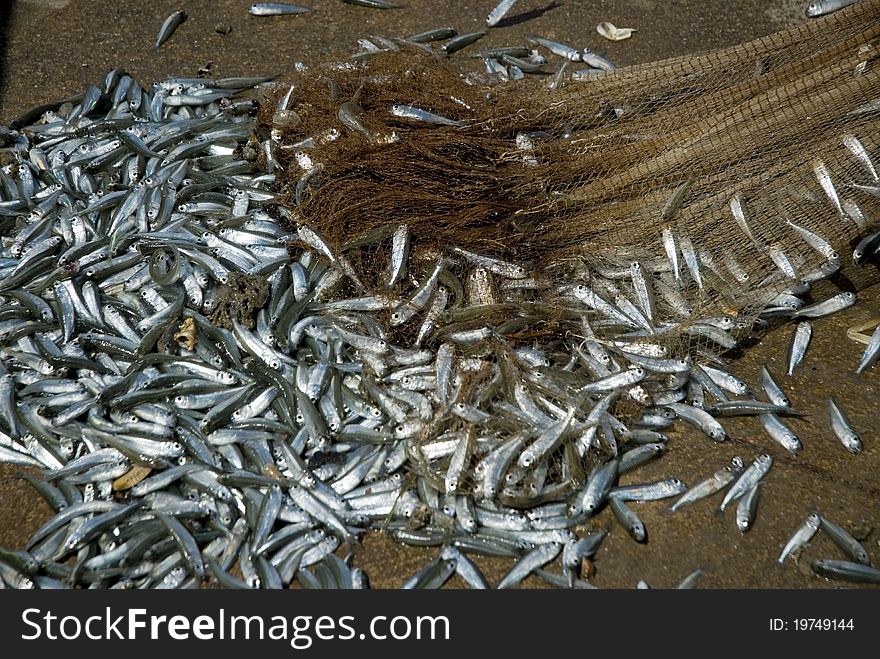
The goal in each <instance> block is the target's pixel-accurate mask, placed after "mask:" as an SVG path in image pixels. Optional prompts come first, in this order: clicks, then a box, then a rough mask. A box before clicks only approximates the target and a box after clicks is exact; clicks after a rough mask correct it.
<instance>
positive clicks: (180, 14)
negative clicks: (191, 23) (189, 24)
mask: <svg viewBox="0 0 880 659" xmlns="http://www.w3.org/2000/svg"><path fill="white" fill-rule="evenodd" d="M185 20H186V12H185V11H182V10H178V11H176V12H174V13H173V14H171V15H170V16H169V17H168V18H166V19H165V22H164V23H162V27H161V28H159V36H157V37H156V48H158V47H159V46H161V45H162V44H163V43H165V42H166V41H168V40H169V39H170V38H171V35H172V34H174V32H175V31H176V30H177V28H178V27H180V24H181V23H183V22H184V21H185Z"/></svg>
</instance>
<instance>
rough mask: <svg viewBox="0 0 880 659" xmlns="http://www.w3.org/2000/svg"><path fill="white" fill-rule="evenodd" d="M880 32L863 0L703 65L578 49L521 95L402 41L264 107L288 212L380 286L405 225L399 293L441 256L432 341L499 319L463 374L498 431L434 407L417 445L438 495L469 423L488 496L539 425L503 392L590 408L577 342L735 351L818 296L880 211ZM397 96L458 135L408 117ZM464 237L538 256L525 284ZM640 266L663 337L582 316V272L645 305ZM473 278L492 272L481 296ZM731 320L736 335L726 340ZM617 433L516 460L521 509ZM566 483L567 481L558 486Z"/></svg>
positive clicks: (462, 390)
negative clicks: (492, 476) (783, 308)
mask: <svg viewBox="0 0 880 659" xmlns="http://www.w3.org/2000/svg"><path fill="white" fill-rule="evenodd" d="M878 35H880V2H875V1H864V2H859V3H857V4H856V5H854V6H852V7H849V8H847V9H845V10H843V11H840V12H837V13H835V14H833V15H830V16H827V17H824V18H822V19H819V20H815V21H811V22H808V23H805V24H803V25H801V26H798V27H796V28H793V29H789V30H786V31H783V32H779V33H776V34H773V35H771V36H768V37H766V38H762V39H758V40H756V41H752V42H749V43H746V44H742V45H738V46H734V47H731V48H727V49H723V50H718V51H714V52H710V53H707V54H704V55H699V56H691V55H689V56H683V57H678V58H674V59H670V60H666V61H662V62H657V63H651V64H644V65H639V66H633V67H628V68H625V69H619V70H613V71H609V72H595V71H590V72H586V71H583V70H578V66H580V65H578V64H576V63H574V62H568V63H566V66H564V67H563V68H562V70H561V71H559V72H558V73H556V74H555V75H551V76H549V77H538V78H533V79H528V80H524V81H522V82H518V83H516V84H500V83H499V81H498V80H497V79H495V78H494V77H493V76H491V75H489V74H485V73H481V72H475V71H471V70H468V69H467V68H465V69H464V70H463V69H462V68H461V67H460V66H458V65H455V64H453V63H450V62H449V61H448V60H443V59H441V58H440V57H439V56H437V55H434V54H432V53H430V52H425V49H424V48H415V47H406V46H402V47H401V48H400V49H399V50H397V51H394V52H386V53H378V54H372V55H370V56H366V57H361V58H358V59H356V60H351V61H349V62H347V63H344V64H336V65H333V66H326V67H323V68H320V69H315V70H309V71H306V72H304V73H302V74H301V75H299V76H298V78H297V79H296V80H295V82H294V86H293V89H292V91H290V90H288V89H287V88H283V89H280V90H279V91H278V92H277V95H276V96H275V97H272V98H271V99H269V101H268V102H267V103H265V104H264V112H263V115H262V116H261V131H262V134H263V135H264V136H269V135H271V140H270V143H271V148H272V149H273V153H272V160H273V163H272V164H273V165H277V167H279V168H280V169H281V170H282V172H283V175H282V176H283V178H284V180H285V181H286V183H285V184H284V185H283V187H282V199H283V201H284V204H285V206H286V208H287V210H288V213H287V219H288V221H289V222H290V224H291V225H292V226H294V227H295V226H301V225H307V226H310V227H313V228H314V229H316V230H317V231H318V232H319V233H320V234H321V235H323V236H324V237H325V238H326V239H327V240H328V241H329V242H330V243H331V245H332V246H333V248H334V249H336V250H339V252H340V253H342V254H345V255H346V257H347V260H348V263H349V264H350V267H352V268H353V269H354V271H355V272H356V273H357V274H358V276H359V278H360V281H361V282H362V283H363V285H364V286H365V287H366V289H368V290H369V291H371V292H374V293H375V292H376V291H379V290H381V285H380V282H381V280H382V277H383V273H384V272H385V269H386V268H387V263H388V261H389V259H390V258H391V242H390V235H391V232H392V231H393V229H394V227H396V226H398V225H400V224H406V225H408V226H409V227H410V230H411V231H412V234H413V239H414V240H413V244H414V248H413V255H412V256H411V263H410V266H409V267H410V271H411V273H412V279H411V280H406V281H404V283H403V284H400V285H398V289H397V290H396V292H397V293H398V294H399V295H400V296H401V297H402V298H403V299H405V298H406V297H407V296H409V295H411V294H412V292H413V291H414V290H416V285H417V283H418V282H419V281H424V278H426V277H428V276H429V273H430V271H431V269H432V267H433V264H434V263H435V262H436V260H437V258H438V255H440V254H445V255H447V256H448V257H449V258H450V262H449V266H448V267H447V268H446V271H445V273H444V276H445V280H444V281H443V282H441V284H442V286H445V287H446V288H448V292H449V299H450V303H449V304H448V305H447V306H446V307H445V311H444V312H443V314H442V315H441V316H440V317H439V318H438V320H437V323H436V325H437V326H436V328H434V329H433V330H432V332H431V333H430V334H429V335H428V338H427V339H426V345H430V346H432V347H434V348H436V346H437V345H438V344H439V343H441V342H443V341H448V340H449V337H450V336H452V335H453V334H454V333H455V332H463V331H467V330H473V331H479V328H484V327H491V328H493V330H494V337H495V338H492V339H488V340H486V341H482V342H477V343H476V344H473V343H469V342H464V343H462V342H455V341H453V343H455V348H454V350H455V356H456V359H457V360H458V361H456V368H457V371H456V374H457V376H458V377H459V384H460V385H461V381H462V380H463V379H466V380H467V382H468V384H467V386H465V385H461V386H459V387H458V388H457V391H458V392H459V394H460V399H459V400H458V402H459V403H461V404H463V405H467V406H475V407H481V406H482V407H485V408H486V409H487V410H489V411H490V412H491V414H492V415H493V417H492V420H491V421H488V422H486V423H483V424H481V425H479V426H477V427H478V429H479V431H478V432H476V431H474V428H475V426H474V425H473V424H471V423H469V422H467V421H464V420H462V418H461V417H460V416H456V415H454V414H451V413H450V412H449V411H448V409H447V408H442V409H440V410H435V415H434V416H433V417H432V418H431V420H430V421H429V422H427V423H426V424H425V428H424V430H423V431H422V432H421V433H420V435H419V437H420V439H419V440H418V441H417V442H415V443H414V446H415V448H414V450H413V456H412V459H413V463H414V465H415V466H416V467H417V468H418V469H419V471H420V473H422V474H424V475H428V476H429V477H430V478H431V479H432V481H433V482H434V483H435V485H437V486H438V487H440V488H441V490H442V489H443V476H444V474H446V473H448V471H449V468H450V462H451V446H453V444H452V443H449V442H447V445H445V448H438V447H437V446H433V445H435V444H437V443H438V442H442V441H443V438H444V437H449V436H453V437H456V436H458V435H456V434H455V433H456V432H459V433H460V432H465V431H464V430H463V429H464V428H470V430H468V431H467V432H471V433H472V434H473V435H474V443H475V448H474V454H475V457H473V458H470V457H469V459H468V460H469V464H471V466H472V467H473V472H472V477H471V479H470V480H469V484H470V486H472V487H473V489H474V490H475V491H478V490H479V484H478V483H479V475H480V467H481V463H480V461H479V456H480V455H483V456H485V455H491V454H493V451H494V450H497V449H498V447H500V446H502V445H505V442H513V443H516V442H517V441H519V438H521V435H520V434H518V433H520V432H521V431H522V426H523V422H522V420H521V419H519V418H518V417H517V416H516V412H515V411H514V408H513V407H512V406H505V405H504V402H505V401H510V402H511V403H512V402H514V401H517V400H519V403H522V395H523V393H524V392H521V391H520V392H518V391H516V389H517V388H518V387H524V388H526V389H527V390H528V391H527V392H525V393H528V394H531V395H535V396H539V397H540V398H541V399H542V401H544V402H543V403H542V405H543V406H544V409H543V411H544V412H545V413H547V412H548V407H547V406H548V405H549V406H550V408H551V410H552V412H551V414H552V413H555V414H553V418H556V419H558V418H562V417H564V415H565V409H566V408H567V407H569V406H571V405H572V404H574V403H573V402H572V398H571V392H582V391H584V384H585V383H586V382H590V381H592V380H595V379H596V378H597V377H599V376H600V375H601V373H599V374H597V373H596V370H595V369H590V368H589V367H584V363H589V362H583V361H581V362H578V363H577V365H576V366H574V367H573V366H572V360H574V359H575V357H574V356H573V355H575V352H573V351H575V349H576V348H578V347H580V348H582V349H586V348H590V347H592V346H594V344H595V341H604V342H608V345H615V342H617V343H616V345H618V346H620V345H622V344H627V345H629V346H630V347H629V348H628V349H629V350H633V351H635V352H638V349H637V348H633V347H632V346H633V345H636V346H637V345H638V344H648V345H647V346H646V347H645V351H646V354H647V352H650V349H651V348H654V347H656V346H660V349H661V350H662V354H663V355H664V356H666V357H669V356H680V357H684V356H696V355H698V354H699V353H700V351H702V350H705V349H708V350H709V351H710V352H711V351H714V352H718V353H720V352H722V351H724V350H725V349H728V348H730V347H732V346H733V345H734V343H733V342H732V341H731V342H730V343H728V338H727V337H736V338H742V337H743V336H745V335H747V334H749V333H752V332H754V331H755V330H756V325H755V321H756V319H757V318H758V316H759V314H760V313H761V312H765V313H766V311H767V308H768V306H769V307H776V306H779V305H780V304H781V303H779V302H777V300H778V299H779V296H780V294H785V293H797V294H804V293H805V292H806V291H807V289H808V288H809V284H810V283H811V282H814V281H816V280H818V279H824V278H827V277H829V276H831V275H833V274H834V273H835V272H836V271H837V269H838V266H839V265H840V262H841V256H840V255H846V254H847V253H849V251H851V248H852V245H853V243H854V240H856V239H857V237H860V236H862V235H864V233H865V232H866V231H867V230H870V229H872V228H876V224H877V218H878V211H880V208H878V205H880V198H878V193H880V188H878V187H877V178H876V172H875V171H874V170H873V165H872V164H871V160H870V158H871V157H876V154H877V153H878V149H877V141H878V135H880V132H878V125H880V101H878V99H880V68H878V45H877V38H878ZM548 82H549V84H548ZM285 95H289V102H288V103H287V105H286V106H285V109H283V110H282V111H280V112H279V111H277V108H278V107H279V102H280V100H281V98H282V97H283V96H285ZM395 105H409V106H414V107H417V108H419V109H422V110H425V111H429V112H431V113H434V114H437V115H440V116H442V117H444V118H446V119H447V120H450V123H454V124H456V125H436V124H433V123H428V122H425V121H418V120H411V119H407V118H405V117H401V116H398V113H395V112H393V111H392V110H393V106H395ZM345 112H348V113H349V121H348V123H347V124H346V118H345V117H343V114H344V113H345ZM351 116H354V117H355V119H356V123H354V122H352V121H351V120H350V117H351ZM459 124H460V125H459ZM875 159H876V158H875ZM453 248H463V249H465V250H468V251H470V252H473V253H478V254H480V255H486V256H490V257H496V258H499V259H506V260H509V261H511V262H514V263H516V264H521V265H522V266H524V267H525V268H526V269H527V272H528V273H529V275H530V276H529V278H528V279H527V281H528V284H525V283H523V281H524V280H519V279H516V278H505V277H503V276H498V275H497V273H495V274H493V273H492V272H491V268H489V269H488V270H487V269H486V268H484V267H480V265H479V263H477V264H475V262H474V261H473V259H470V260H469V259H468V258H461V256H460V255H459V254H456V253H455V252H452V251H450V250H451V249H453ZM635 264H637V265H635ZM636 269H637V270H638V272H641V273H643V275H644V277H645V278H646V279H647V281H648V288H649V289H650V294H651V296H652V298H656V301H652V305H654V308H652V309H651V312H652V316H653V317H652V318H650V319H649V321H650V322H649V325H650V328H648V331H646V332H645V331H641V332H640V331H639V330H640V327H639V325H640V322H639V321H638V319H637V320H636V322H635V323H632V325H630V326H626V325H627V323H625V322H624V323H621V322H620V321H619V320H618V321H615V319H614V318H611V319H609V318H608V317H607V314H603V313H602V311H603V309H602V308H601V307H602V305H601V304H597V303H596V302H595V300H594V299H593V300H592V303H588V304H586V306H587V307H588V309H587V312H586V316H585V310H584V304H583V297H581V299H580V300H575V299H574V298H573V297H572V295H570V294H569V293H570V289H571V288H572V287H574V286H577V285H581V286H586V287H587V288H589V290H590V292H591V294H593V293H595V294H596V295H597V296H599V297H601V298H602V300H609V301H611V302H612V303H614V304H615V305H617V307H618V308H621V309H624V308H625V309H630V308H633V307H639V306H640V304H639V300H638V299H637V298H638V291H637V288H638V287H637V282H636V277H637V274H638V273H636ZM634 273H636V274H634ZM475 277H477V278H479V277H483V278H484V279H487V280H488V283H485V284H484V285H482V286H475V285H474V278H475ZM350 292H354V289H352V290H351V291H350ZM591 299H592V298H591ZM621 305H625V307H624V306H621ZM638 311H639V309H635V311H634V312H633V313H632V314H630V316H629V318H637V316H638V314H637V312H638ZM642 311H644V309H642ZM585 317H586V318H587V321H585ZM766 317H768V318H772V314H769V315H767V316H766ZM718 319H721V320H720V321H719V320H718ZM387 320H388V318H387V316H386V317H385V321H386V324H387ZM419 320H420V321H421V319H419ZM716 321H717V322H716ZM622 324H623V326H621V325H622ZM411 325H412V326H410V325H404V326H403V327H400V326H395V325H394V324H393V323H391V324H387V327H388V331H389V335H390V336H391V337H392V338H393V339H394V340H396V341H398V342H401V343H406V342H412V341H414V340H415V339H416V337H417V330H418V329H419V328H420V325H419V322H416V323H414V324H411ZM719 325H720V327H722V328H723V330H724V331H725V332H727V334H726V335H725V334H722V335H720V336H719V334H718V333H717V332H715V331H714V330H712V329H707V326H709V327H716V326H719ZM585 341H586V344H585ZM527 346H540V347H541V348H542V350H544V351H545V353H544V354H547V355H548V356H549V357H548V360H549V362H552V363H553V368H547V369H546V370H543V366H544V365H543V364H536V363H530V362H529V361H528V360H524V359H523V358H522V355H523V354H524V353H522V351H520V352H519V353H518V352H515V350H516V349H517V348H523V347H527ZM581 352H582V351H581ZM468 360H470V361H468ZM487 363H491V364H495V365H497V366H498V368H495V370H494V371H493V370H491V369H488V367H486V364H487ZM546 365H547V366H550V363H548V364H546ZM559 367H563V368H561V369H560V368H559ZM499 371H500V372H501V374H500V376H499V375H498V372H499ZM492 373H494V376H493V375H492ZM676 377H677V376H676V375H675V374H673V375H671V376H669V377H665V376H664V377H659V376H657V375H656V374H652V376H651V377H649V378H646V379H645V380H644V381H643V382H641V383H640V384H639V386H638V387H637V391H632V390H630V391H629V392H628V395H627V396H621V397H620V399H619V400H615V401H614V402H613V404H612V407H611V409H612V410H613V411H615V412H616V413H617V414H618V415H619V416H620V418H625V419H630V420H631V419H632V417H633V416H634V415H635V413H636V411H639V410H644V408H645V406H647V405H650V404H651V403H652V402H657V400H656V399H654V398H652V396H654V395H662V392H668V391H669V390H670V388H672V389H674V386H673V387H671V385H670V379H674V378H676ZM587 390H588V391H589V390H590V389H589V387H587ZM518 396H519V397H520V398H519V399H518ZM499 400H500V401H501V404H500V405H499ZM595 400H596V397H595V396H594V397H593V398H592V399H590V398H581V399H579V401H578V404H583V403H584V402H587V401H592V402H591V404H594V403H595ZM554 406H555V409H552V408H553V407H554ZM589 407H590V406H587V409H589ZM519 409H522V405H521V404H520V405H519ZM584 414H586V412H584ZM612 418H614V417H612ZM599 425H600V429H599V431H598V436H599V440H598V441H597V440H596V439H595V437H591V438H588V439H586V440H583V439H582V438H580V439H579V438H570V439H571V441H568V440H566V441H564V442H562V443H561V444H559V445H557V446H555V447H554V449H553V450H554V451H555V453H554V456H555V459H553V460H550V461H548V464H549V466H548V467H546V469H545V470H544V472H543V473H541V474H538V475H535V474H534V473H533V472H529V470H528V469H524V468H523V469H520V470H519V472H517V473H514V474H513V476H511V474H510V473H508V474H507V477H508V478H507V481H508V484H509V487H508V489H507V494H506V496H505V497H503V499H504V502H505V503H507V504H509V505H517V504H522V505H525V504H527V503H528V504H534V503H536V501H535V500H534V498H532V497H530V496H529V495H528V492H531V493H536V492H539V491H541V492H543V493H544V495H543V498H544V499H551V500H552V499H554V498H561V497H562V495H563V494H565V493H566V492H569V491H571V490H572V489H573V488H575V487H577V486H578V485H579V484H580V483H581V482H582V478H583V467H584V465H585V462H584V459H586V458H589V457H590V456H591V455H592V456H593V457H596V456H597V455H598V456H599V460H600V461H601V460H602V459H605V458H604V457H602V453H603V449H607V450H608V451H611V452H613V451H614V450H615V449H614V447H613V440H614V437H615V436H617V437H618V439H619V438H620V437H621V436H626V433H625V432H624V433H619V432H618V430H619V429H615V428H608V423H607V422H605V423H604V424H599ZM603 425H604V430H605V434H606V438H607V439H608V440H609V441H608V442H605V441H603V440H602V435H603V433H602V428H601V426H603ZM587 432H588V433H591V432H592V433H595V432H596V428H595V427H592V428H591V429H590V430H588V431H587ZM450 433H451V434H450ZM532 437H533V436H532ZM529 441H531V438H530V439H529ZM429 446H433V448H428V449H427V450H422V448H424V447H429ZM573 446H574V447H575V448H572V447H573ZM578 447H579V448H578ZM585 447H590V449H589V450H585ZM570 452H573V453H572V454H571V456H569V453H570ZM438 456H439V457H438ZM569 458H571V459H569ZM576 458H581V459H576ZM471 459H473V462H470V460H471ZM589 462H590V461H589V460H587V463H589ZM514 471H516V470H514ZM529 479H531V480H532V481H533V482H532V483H531V485H530V489H529V484H528V483H527V481H529ZM554 479H555V481H556V482H558V483H559V484H560V486H559V489H558V490H553V489H552V488H548V487H547V483H550V482H553V481H554ZM524 481H525V482H526V483H525V485H524V484H523V483H524ZM483 494H486V493H485V492H484V493H483Z"/></svg>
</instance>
